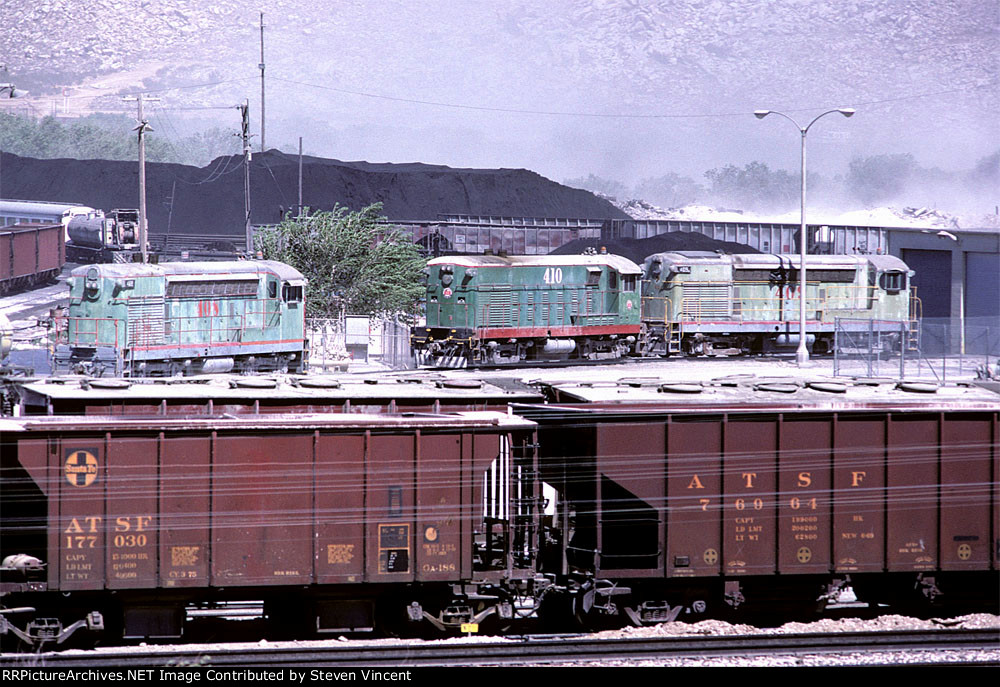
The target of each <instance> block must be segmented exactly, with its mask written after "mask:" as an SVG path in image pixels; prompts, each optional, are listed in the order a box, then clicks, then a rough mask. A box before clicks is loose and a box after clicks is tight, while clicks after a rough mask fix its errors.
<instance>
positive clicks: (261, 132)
mask: <svg viewBox="0 0 1000 687" xmlns="http://www.w3.org/2000/svg"><path fill="white" fill-rule="evenodd" d="M258 66H259V67H260V152H262V153H263V152H264V151H265V150H266V148H265V147H264V13H263V12H261V13H260V64H259V65H258Z"/></svg>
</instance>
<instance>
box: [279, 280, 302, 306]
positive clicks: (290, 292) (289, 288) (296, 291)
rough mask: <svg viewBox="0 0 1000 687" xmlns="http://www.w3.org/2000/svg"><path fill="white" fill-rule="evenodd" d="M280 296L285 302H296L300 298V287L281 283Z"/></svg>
mask: <svg viewBox="0 0 1000 687" xmlns="http://www.w3.org/2000/svg"><path fill="white" fill-rule="evenodd" d="M281 298H282V300H283V301H285V302H286V303H297V302H299V301H301V300H302V287H301V286H295V285H292V284H283V285H282V287H281Z"/></svg>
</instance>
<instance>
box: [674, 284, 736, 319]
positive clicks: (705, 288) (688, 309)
mask: <svg viewBox="0 0 1000 687" xmlns="http://www.w3.org/2000/svg"><path fill="white" fill-rule="evenodd" d="M730 302H731V299H730V296H729V285H728V284H692V283H687V284H685V285H684V298H683V299H682V300H681V317H682V318H683V319H693V320H707V319H713V318H717V317H729V316H730V314H731V310H730V308H731V306H730Z"/></svg>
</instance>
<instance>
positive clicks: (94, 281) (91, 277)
mask: <svg viewBox="0 0 1000 687" xmlns="http://www.w3.org/2000/svg"><path fill="white" fill-rule="evenodd" d="M100 284H101V274H100V272H98V271H97V268H96V267H91V268H90V269H89V270H87V278H86V280H84V283H83V288H84V289H86V290H87V291H97V289H98V288H99V286H100Z"/></svg>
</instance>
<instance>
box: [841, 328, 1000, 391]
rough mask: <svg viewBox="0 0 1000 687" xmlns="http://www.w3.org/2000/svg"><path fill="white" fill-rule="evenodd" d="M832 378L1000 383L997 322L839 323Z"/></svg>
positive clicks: (999, 339)
mask: <svg viewBox="0 0 1000 687" xmlns="http://www.w3.org/2000/svg"><path fill="white" fill-rule="evenodd" d="M833 374H834V375H837V376H865V377H882V376H889V377H896V378H898V379H904V378H923V379H929V380H934V381H937V382H940V383H943V382H946V381H948V380H949V379H952V380H957V379H959V378H962V379H969V378H970V377H977V378H980V379H991V378H993V379H997V378H1000V317H977V318H963V319H958V318H925V319H922V320H920V321H918V322H914V323H900V324H899V325H898V326H897V327H885V326H884V325H882V326H881V327H880V326H877V325H876V324H875V323H872V322H867V321H865V320H852V319H846V318H841V319H838V320H837V322H836V334H835V339H834V364H833Z"/></svg>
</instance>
